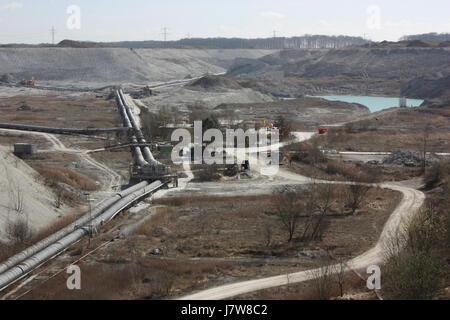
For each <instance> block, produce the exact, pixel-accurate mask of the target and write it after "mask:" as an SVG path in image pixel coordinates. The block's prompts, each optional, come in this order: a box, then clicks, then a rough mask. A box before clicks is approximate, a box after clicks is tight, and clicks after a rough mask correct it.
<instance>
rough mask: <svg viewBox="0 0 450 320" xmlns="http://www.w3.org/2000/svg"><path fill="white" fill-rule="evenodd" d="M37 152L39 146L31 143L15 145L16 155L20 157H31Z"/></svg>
mask: <svg viewBox="0 0 450 320" xmlns="http://www.w3.org/2000/svg"><path fill="white" fill-rule="evenodd" d="M36 152H37V146H36V145H35V144H31V143H16V144H14V154H15V155H16V156H18V157H23V156H31V155H33V154H34V153H36Z"/></svg>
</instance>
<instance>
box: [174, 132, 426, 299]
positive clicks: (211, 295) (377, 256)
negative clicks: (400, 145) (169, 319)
mask: <svg viewBox="0 0 450 320" xmlns="http://www.w3.org/2000/svg"><path fill="white" fill-rule="evenodd" d="M309 137H310V135H308V134H305V135H299V136H298V138H300V139H301V140H305V139H308V138H309ZM255 169H256V170H260V168H258V167H257V168H255ZM277 177H280V178H283V179H286V180H287V181H295V182H297V183H301V184H309V183H312V182H315V183H330V184H342V183H351V182H339V181H324V180H312V179H310V178H308V177H304V176H301V175H298V174H296V173H293V172H289V171H287V170H282V169H280V170H279V171H278V174H277ZM379 186H380V187H381V188H385V189H390V190H394V191H399V192H401V193H402V194H403V197H402V200H401V202H400V204H399V205H398V206H397V208H396V209H395V210H394V212H393V213H392V214H391V216H390V218H389V220H388V221H387V222H386V224H385V226H384V229H383V231H382V233H381V236H380V239H379V241H378V243H377V244H376V246H375V247H373V248H372V249H370V250H368V251H366V252H365V253H363V254H362V255H360V256H358V257H356V258H354V259H352V260H350V261H348V262H347V265H348V267H349V268H351V269H354V270H362V271H363V272H365V271H366V269H367V267H369V266H371V265H381V264H382V262H383V259H384V257H385V251H386V243H387V241H389V238H390V237H391V235H393V234H395V232H396V231H397V230H399V228H400V227H401V226H402V225H403V224H404V223H406V222H407V221H408V220H409V219H411V217H413V216H414V214H415V213H416V212H417V211H418V210H419V209H420V207H421V206H422V205H423V202H424V200H425V195H424V193H423V192H420V191H418V190H415V189H412V188H410V187H408V186H405V185H402V184H401V183H383V184H380V185H379ZM336 270H337V268H336ZM313 275H314V270H309V271H302V272H298V273H292V274H286V275H280V276H275V277H269V278H263V279H257V280H250V281H244V282H238V283H233V284H229V285H223V286H219V287H216V288H211V289H207V290H204V291H201V292H197V293H195V294H192V295H188V296H185V297H182V298H181V300H221V299H229V298H232V297H236V296H238V295H242V294H246V293H250V292H255V291H259V290H263V289H269V288H274V287H279V286H283V285H288V284H293V283H300V282H304V281H308V280H311V279H312V278H313V277H314V276H313Z"/></svg>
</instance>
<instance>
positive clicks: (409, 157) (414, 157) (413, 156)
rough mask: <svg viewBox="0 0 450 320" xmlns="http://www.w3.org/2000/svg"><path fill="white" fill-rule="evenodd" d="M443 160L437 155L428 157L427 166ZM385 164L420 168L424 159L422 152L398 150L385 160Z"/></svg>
mask: <svg viewBox="0 0 450 320" xmlns="http://www.w3.org/2000/svg"><path fill="white" fill-rule="evenodd" d="M439 161H441V158H440V157H438V156H436V155H435V154H430V155H428V156H427V159H426V165H427V166H429V165H431V164H433V163H435V162H439ZM383 164H390V165H399V166H406V167H419V166H421V165H422V164H423V157H422V155H421V153H420V152H417V151H408V150H396V151H394V152H393V153H392V154H391V155H389V156H387V157H386V158H384V159H383Z"/></svg>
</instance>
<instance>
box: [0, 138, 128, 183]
mask: <svg viewBox="0 0 450 320" xmlns="http://www.w3.org/2000/svg"><path fill="white" fill-rule="evenodd" d="M0 130H1V131H2V132H11V133H18V132H20V134H29V135H38V136H41V137H44V138H45V139H47V140H48V141H49V142H50V143H51V144H52V147H51V149H49V150H47V151H52V152H53V151H56V152H64V153H72V154H76V155H78V156H79V157H80V158H81V159H82V160H84V161H85V162H87V163H89V164H90V165H91V166H93V167H95V168H97V169H98V170H100V171H101V172H102V173H103V174H104V177H105V178H106V179H105V181H108V183H107V184H105V185H104V186H103V191H105V192H110V191H114V190H113V188H114V187H115V186H118V185H119V184H120V183H121V182H122V177H121V175H119V174H118V173H116V172H115V171H114V170H112V169H111V168H109V167H108V166H106V165H104V164H102V163H100V162H98V161H96V160H95V159H93V158H92V157H91V156H90V155H89V152H90V150H80V149H71V148H67V147H66V146H65V145H64V143H62V142H61V140H59V139H58V138H57V137H56V136H55V135H53V134H48V133H43V132H23V131H17V130H10V129H0Z"/></svg>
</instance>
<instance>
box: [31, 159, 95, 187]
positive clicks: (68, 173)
mask: <svg viewBox="0 0 450 320" xmlns="http://www.w3.org/2000/svg"><path fill="white" fill-rule="evenodd" d="M34 169H35V170H36V171H37V172H39V173H40V174H41V175H42V176H43V177H44V178H45V179H47V180H49V181H50V182H51V183H58V182H59V183H65V184H67V185H69V186H71V187H73V188H76V189H78V190H83V191H96V190H98V189H99V186H98V185H97V184H96V183H95V181H94V180H92V179H91V178H89V177H87V176H85V175H83V174H81V173H78V172H76V171H74V170H72V169H70V168H65V167H59V166H44V165H37V166H34Z"/></svg>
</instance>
